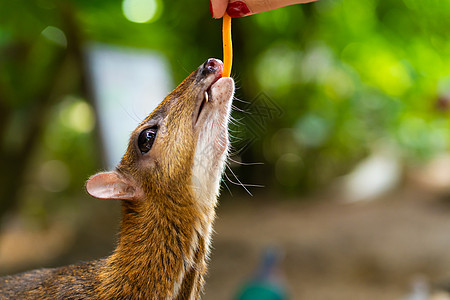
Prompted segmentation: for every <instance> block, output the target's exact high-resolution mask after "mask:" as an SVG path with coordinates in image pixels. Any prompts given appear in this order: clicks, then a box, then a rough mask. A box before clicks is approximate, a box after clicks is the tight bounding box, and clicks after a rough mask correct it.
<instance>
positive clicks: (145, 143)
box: [138, 127, 158, 154]
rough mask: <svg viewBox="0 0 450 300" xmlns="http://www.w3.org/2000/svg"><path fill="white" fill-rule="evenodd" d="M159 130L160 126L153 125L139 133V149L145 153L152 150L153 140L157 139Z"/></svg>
mask: <svg viewBox="0 0 450 300" xmlns="http://www.w3.org/2000/svg"><path fill="white" fill-rule="evenodd" d="M157 132H158V128H156V127H151V128H147V129H144V130H142V132H141V133H140V134H139V138H138V147H139V150H141V153H142V154H145V153H147V152H148V151H150V149H152V146H153V142H154V141H155V138H156V133H157Z"/></svg>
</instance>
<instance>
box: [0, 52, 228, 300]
mask: <svg viewBox="0 0 450 300" xmlns="http://www.w3.org/2000/svg"><path fill="white" fill-rule="evenodd" d="M208 62H209V64H208ZM211 66H212V67H213V69H211ZM208 67H209V69H208ZM221 68H222V66H221V63H220V62H218V61H215V60H214V61H213V62H211V60H208V61H207V63H205V64H204V65H203V66H201V67H199V68H198V69H197V70H196V71H195V72H193V73H192V74H191V75H190V76H189V77H187V78H186V79H185V80H184V81H183V82H182V83H181V84H180V85H179V86H178V87H177V88H176V89H175V90H174V91H172V92H171V93H170V94H169V95H168V96H167V97H166V98H165V99H164V101H163V102H162V103H161V104H160V105H159V106H158V107H157V108H156V109H155V110H154V111H153V112H152V113H151V114H150V115H149V116H148V117H147V118H146V119H145V120H144V121H143V122H142V123H141V124H140V125H139V126H138V127H137V128H136V129H135V131H134V132H133V133H132V134H131V137H130V142H129V145H128V149H127V151H126V153H125V155H124V157H123V158H122V161H121V162H120V164H119V166H118V167H117V170H116V171H114V172H108V173H100V174H97V175H95V176H93V177H92V178H91V179H90V181H89V182H88V184H87V188H88V191H89V192H90V193H91V194H92V195H93V196H96V197H98V198H113V199H121V200H122V223H121V230H120V238H119V241H118V245H117V247H116V249H115V251H114V253H113V254H112V255H111V256H109V257H107V258H106V259H102V260H97V261H94V262H89V263H83V264H77V265H71V266H67V267H62V268H57V269H44V270H35V271H30V272H27V273H23V274H19V275H15V276H7V277H3V278H0V299H180V300H181V299H198V298H199V297H200V294H201V290H202V287H203V283H204V275H205V273H206V268H207V267H206V260H207V255H208V251H209V239H210V234H211V223H212V222H213V220H214V217H215V213H214V207H215V205H216V195H217V192H214V193H212V194H213V195H214V197H209V196H208V197H206V198H207V199H200V200H201V201H199V198H198V197H199V196H198V195H197V194H196V192H195V191H194V188H193V184H192V182H193V179H192V178H193V176H194V175H195V174H192V166H193V164H194V156H195V151H196V145H197V142H198V138H199V135H200V133H201V132H202V131H204V130H205V129H204V128H203V127H201V126H200V125H201V124H200V125H198V124H197V123H199V122H197V123H196V119H197V115H196V114H197V112H198V107H199V105H200V103H201V101H202V99H203V97H204V94H205V91H206V90H207V89H208V88H210V86H211V84H212V83H213V82H214V81H215V80H217V79H218V77H220V74H221ZM219 73H220V74H219ZM231 93H232V92H231ZM230 97H231V96H230ZM214 101H215V100H214ZM221 101H222V100H221ZM208 105H209V104H208ZM216 105H217V104H216ZM202 113H203V111H202ZM205 114H206V113H205ZM226 117H227V118H228V116H226ZM154 125H157V126H158V128H159V130H158V133H157V137H156V139H155V142H154V144H153V147H152V149H151V150H150V151H149V152H148V153H146V154H142V153H141V152H140V151H139V149H138V147H137V137H138V136H139V134H140V132H141V131H142V130H143V129H145V128H148V127H152V126H154ZM225 131H226V129H225ZM220 133H221V134H223V132H222V131H220ZM225 134H226V133H225ZM219 144H220V143H219ZM224 151H226V149H221V148H220V147H215V148H214V150H213V151H212V152H211V153H210V154H208V155H209V157H205V159H207V160H208V161H211V165H212V166H216V165H219V166H220V162H219V160H220V159H221V158H220V157H223V156H224V154H223V152H224ZM213 168H214V167H213ZM221 171H222V170H220V172H218V173H217V174H219V178H214V180H217V182H218V180H220V174H221ZM200 202H201V203H200Z"/></svg>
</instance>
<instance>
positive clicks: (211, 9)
mask: <svg viewBox="0 0 450 300" xmlns="http://www.w3.org/2000/svg"><path fill="white" fill-rule="evenodd" d="M209 11H210V12H211V18H214V13H213V7H212V2H211V0H209Z"/></svg>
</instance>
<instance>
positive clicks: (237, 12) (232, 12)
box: [227, 1, 250, 18]
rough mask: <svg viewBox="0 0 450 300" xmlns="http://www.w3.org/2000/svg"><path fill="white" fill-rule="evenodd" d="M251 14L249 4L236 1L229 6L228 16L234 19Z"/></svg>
mask: <svg viewBox="0 0 450 300" xmlns="http://www.w3.org/2000/svg"><path fill="white" fill-rule="evenodd" d="M249 13H250V9H248V7H247V4H245V3H244V2H242V1H236V2H232V3H230V4H228V8H227V14H228V15H229V16H230V17H232V18H239V17H243V16H245V15H248V14H249Z"/></svg>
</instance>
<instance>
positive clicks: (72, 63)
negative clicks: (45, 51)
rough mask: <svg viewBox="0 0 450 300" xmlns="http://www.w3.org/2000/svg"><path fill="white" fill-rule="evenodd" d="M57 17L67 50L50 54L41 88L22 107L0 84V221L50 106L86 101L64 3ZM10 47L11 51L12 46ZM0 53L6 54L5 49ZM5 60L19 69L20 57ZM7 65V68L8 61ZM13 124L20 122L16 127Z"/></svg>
mask: <svg viewBox="0 0 450 300" xmlns="http://www.w3.org/2000/svg"><path fill="white" fill-rule="evenodd" d="M58 13H59V14H60V19H61V20H62V24H61V27H62V29H63V31H64V33H65V35H66V38H67V47H66V48H63V47H61V48H59V50H57V51H55V52H54V54H53V56H52V59H51V62H50V63H49V64H48V65H47V66H46V68H45V73H42V74H39V76H40V77H41V78H43V79H45V80H41V82H42V84H40V86H39V87H38V88H36V89H35V90H33V91H30V93H29V95H31V96H29V97H30V99H19V100H20V102H21V103H25V105H20V104H17V103H15V100H17V99H14V96H13V95H10V94H8V93H6V92H5V91H6V88H7V87H8V86H7V84H10V83H9V82H8V83H5V82H4V81H3V82H0V142H1V144H0V221H1V220H2V218H3V217H4V215H5V214H6V213H7V212H8V211H10V210H12V209H14V208H15V206H16V205H17V202H18V198H19V193H20V190H21V187H22V186H23V183H24V178H25V175H26V172H27V167H28V165H29V161H30V158H31V157H32V153H33V152H34V151H35V149H36V146H38V143H39V141H40V140H41V137H42V133H43V131H44V130H45V128H46V125H47V121H48V116H49V112H50V111H51V109H52V107H53V106H54V104H55V103H57V101H60V100H61V99H62V98H63V96H64V95H66V94H67V93H80V94H82V96H83V97H85V98H86V99H90V97H89V96H90V93H89V88H88V84H87V81H86V79H85V78H86V76H85V75H86V72H85V63H84V59H83V58H84V56H83V54H82V39H81V35H80V29H79V27H78V25H77V22H76V20H75V16H74V10H73V7H72V6H71V5H70V4H69V3H67V2H65V3H61V4H60V5H59V10H58ZM32 42H33V41H30V44H28V45H25V47H26V48H25V49H26V50H25V51H31V47H32V46H33V45H32ZM10 47H12V48H14V45H10ZM0 51H1V52H7V51H8V49H1V50H0ZM2 56H3V55H2ZM4 57H5V56H4ZM6 57H8V59H13V61H12V64H13V66H15V67H16V66H17V68H18V69H19V68H20V67H21V65H23V57H22V56H21V55H18V56H10V55H9V56H6ZM9 63H10V64H11V61H10V62H9ZM74 71H75V73H74ZM12 76H13V75H12ZM68 79H70V80H68ZM24 81H25V80H24V79H22V78H20V79H19V80H15V82H19V83H20V85H21V86H12V87H9V89H8V90H15V89H20V88H24V87H26V86H27V84H29V83H28V82H24ZM17 95H20V93H17ZM17 120H20V121H19V124H17ZM20 123H22V124H20ZM11 135H14V138H13V140H15V141H19V142H17V143H14V145H13V146H11V145H9V144H8V142H9V141H10V140H11ZM16 135H19V136H16ZM8 136H9V138H8ZM0 223H1V222H0Z"/></svg>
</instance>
